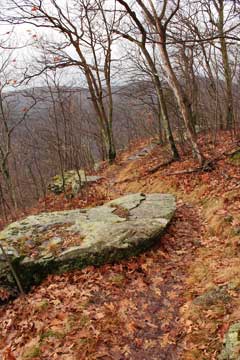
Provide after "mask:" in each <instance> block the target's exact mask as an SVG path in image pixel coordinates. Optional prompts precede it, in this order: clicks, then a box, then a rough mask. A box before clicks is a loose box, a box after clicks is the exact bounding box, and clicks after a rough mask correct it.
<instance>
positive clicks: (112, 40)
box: [0, 0, 240, 216]
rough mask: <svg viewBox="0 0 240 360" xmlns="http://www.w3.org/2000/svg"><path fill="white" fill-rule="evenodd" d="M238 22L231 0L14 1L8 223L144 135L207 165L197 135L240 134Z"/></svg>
mask: <svg viewBox="0 0 240 360" xmlns="http://www.w3.org/2000/svg"><path fill="white" fill-rule="evenodd" d="M239 18H240V3H239V1H231V0H229V1H227V0H225V1H224V0H212V1H205V0H196V1H186V0H162V1H155V0H135V1H129V0H115V1H114V0H113V1H110V0H69V1H65V0H30V1H28V0H7V1H5V2H4V4H3V6H2V8H1V13H0V21H1V25H2V31H1V39H0V45H1V49H0V179H1V181H0V211H1V214H2V216H7V215H8V214H9V213H11V212H14V211H15V210H16V209H18V208H23V207H24V206H26V205H29V204H31V203H32V202H33V201H34V200H36V199H38V198H39V197H44V196H46V189H47V183H48V181H49V179H50V177H51V176H52V175H55V174H56V173H60V174H62V175H63V174H64V171H66V170H70V169H79V168H81V167H85V168H88V169H92V168H93V165H94V163H95V162H97V161H99V160H108V161H109V162H110V163H112V162H114V160H115V158H116V154H117V151H118V150H119V149H121V148H123V147H124V146H126V145H128V144H129V143H130V142H131V141H133V140H134V139H137V138H139V137H155V138H156V141H158V142H159V144H162V145H164V146H166V147H167V148H168V151H169V159H170V161H178V160H179V159H180V157H181V156H180V154H181V153H183V152H187V151H189V152H192V154H193V156H194V157H195V158H196V159H197V161H198V162H199V164H200V166H204V163H205V161H206V160H205V158H204V155H203V154H202V150H201V147H200V145H199V142H198V134H199V133H201V132H206V133H208V134H209V136H210V137H212V140H213V142H216V141H217V134H218V131H219V130H227V131H230V132H231V133H232V136H238V132H239V122H240V120H239V113H238V108H239V77H240V72H239V55H240V52H239V50H240V49H239V44H240V37H239ZM16 36H17V40H16ZM14 39H15V40H14ZM26 188H27V189H28V193H27V195H25V192H24V189H26Z"/></svg>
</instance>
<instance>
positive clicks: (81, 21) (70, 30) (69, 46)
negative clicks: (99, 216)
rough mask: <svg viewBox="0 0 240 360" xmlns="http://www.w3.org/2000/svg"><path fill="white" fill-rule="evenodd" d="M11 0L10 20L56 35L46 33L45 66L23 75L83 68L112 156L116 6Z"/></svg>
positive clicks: (80, 0) (99, 1) (95, 1)
mask: <svg viewBox="0 0 240 360" xmlns="http://www.w3.org/2000/svg"><path fill="white" fill-rule="evenodd" d="M9 2H10V4H11V6H12V13H11V15H10V16H9V17H8V22H10V23H12V24H22V23H28V24H29V23H30V24H32V25H34V26H36V27H38V28H42V29H45V30H46V29H51V30H52V32H53V33H56V39H55V40H53V41H50V39H49V38H47V39H46V41H45V42H44V41H43V40H42V42H41V47H44V50H45V52H47V53H48V54H49V55H48V63H47V64H46V66H44V68H43V69H42V70H41V71H40V72H39V73H38V74H36V73H34V74H31V73H29V72H28V73H26V74H25V78H26V79H31V78H32V77H33V76H36V75H40V74H41V73H43V72H44V71H45V70H46V69H54V68H67V67H75V68H76V70H77V69H80V70H81V72H82V74H83V75H84V77H85V79H86V82H87V85H88V89H89V92H90V96H91V100H92V103H93V106H94V109H95V112H96V115H97V120H98V124H99V126H100V128H101V131H102V136H103V139H104V143H105V153H106V157H108V159H109V160H110V162H111V161H113V160H114V159H115V156H116V150H115V143H114V136H113V130H112V120H113V98H112V78H113V73H112V62H113V60H114V59H113V56H112V46H113V42H114V40H115V37H114V33H113V28H115V27H117V23H118V19H117V12H116V11H115V9H114V7H111V8H110V9H109V8H108V4H107V2H106V1H105V0H90V1H88V0H77V1H73V0H72V1H68V3H67V4H66V5H64V6H60V5H59V4H58V1H56V0H52V1H51V4H50V6H48V5H49V4H48V2H47V1H45V0H43V1H42V0H32V1H28V0H21V1H15V0H9ZM13 12H14V14H17V15H13ZM44 60H45V59H44ZM76 73H77V71H76Z"/></svg>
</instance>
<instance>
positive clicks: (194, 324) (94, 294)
mask: <svg viewBox="0 0 240 360" xmlns="http://www.w3.org/2000/svg"><path fill="white" fill-rule="evenodd" d="M200 143H201V144H202V148H203V149H204V153H205V155H206V157H208V158H209V159H210V158H211V159H215V161H214V162H213V163H212V167H213V170H212V171H211V172H200V171H196V168H197V164H196V163H195V162H194V161H193V160H192V159H191V158H189V157H188V156H184V157H183V160H182V161H181V162H177V163H172V164H169V165H166V166H159V165H161V164H162V163H165V162H166V160H168V158H167V152H166V151H165V149H163V148H162V147H160V146H155V147H154V148H153V149H152V150H151V151H150V150H149V151H145V156H141V155H139V152H141V150H142V149H143V148H146V149H149V148H148V145H149V144H148V141H140V142H139V143H136V144H133V145H132V147H131V148H130V149H129V150H128V151H125V152H122V153H121V154H120V155H119V157H118V159H117V162H116V164H114V165H112V166H111V167H109V166H108V165H107V164H102V168H101V171H100V172H101V175H102V176H103V177H104V180H103V181H101V182H100V183H99V184H96V185H93V186H92V187H90V188H89V189H88V190H85V191H84V192H83V193H82V194H81V197H79V198H77V199H72V200H65V199H63V198H62V197H61V196H60V197H58V198H53V197H51V196H49V197H48V198H47V199H46V201H45V202H43V201H42V202H40V203H39V205H38V207H36V208H35V209H31V210H30V212H31V213H33V212H34V213H38V212H40V211H42V210H46V209H47V210H49V211H51V210H58V209H59V210H60V209H62V208H64V209H66V208H77V207H83V206H89V205H91V204H94V205H95V204H101V203H103V202H105V201H107V200H109V199H111V198H116V197H118V196H119V195H122V194H126V193H129V192H145V193H152V192H171V193H174V194H176V196H177V199H178V206H177V212H176V216H175V219H174V221H173V222H172V224H171V225H170V227H169V228H168V231H167V233H166V234H165V236H164V237H163V238H162V239H161V242H160V243H159V244H158V245H157V246H156V247H155V248H154V249H152V250H151V251H149V252H147V253H145V254H143V255H141V256H139V257H138V258H134V259H131V260H129V261H124V262H121V263H119V264H115V265H106V266H103V267H101V268H98V269H96V268H93V267H89V268H87V269H84V270H82V271H75V272H72V273H67V274H64V275H61V276H49V277H48V279H46V280H45V281H44V282H43V283H42V285H41V286H39V287H37V288H35V289H33V291H32V292H31V293H29V294H28V295H26V296H25V298H19V299H17V300H15V301H14V302H13V303H10V304H8V305H5V306H3V307H1V308H0V318H1V322H0V324H1V325H0V353H1V352H2V354H3V359H5V360H13V359H68V360H71V359H80V360H81V359H89V360H90V359H91V360H92V359H106V360H108V359H114V360H116V359H119V360H120V359H134V360H135V359H139V360H140V359H141V360H143V359H169V360H170V359H184V360H192V359H193V360H194V359H217V356H218V354H219V352H220V351H221V348H222V342H223V337H224V334H225V333H226V331H227V330H228V328H229V326H230V325H231V324H232V323H235V322H237V321H239V320H240V302H239V290H240V280H239V279H240V276H239V275H240V260H239V259H240V258H239V251H240V250H239V228H240V215H239V214H240V212H239V210H240V190H239V189H240V167H239V163H238V159H237V157H236V158H234V157H233V158H231V154H232V153H233V151H234V150H236V149H237V144H236V142H233V141H232V139H231V138H230V136H229V135H228V134H224V133H223V134H221V135H220V136H219V144H218V145H217V147H214V146H213V145H212V144H211V142H210V141H208V139H206V138H205V137H202V139H200Z"/></svg>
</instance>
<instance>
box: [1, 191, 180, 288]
mask: <svg viewBox="0 0 240 360" xmlns="http://www.w3.org/2000/svg"><path fill="white" fill-rule="evenodd" d="M175 209H176V203H175V197H174V196H173V195H171V194H142V193H136V194H129V195H126V196H123V197H120V198H118V199H115V200H112V201H110V202H108V203H106V204H104V205H103V206H98V207H95V208H90V209H78V210H68V211H59V212H51V213H41V214H39V215H33V216H28V217H27V218H25V219H24V220H21V221H18V222H14V223H12V224H10V225H9V226H7V227H6V228H5V229H4V230H3V231H2V232H0V242H1V244H2V246H3V247H4V249H5V252H6V253H7V255H8V259H9V260H11V261H12V264H13V266H14V268H15V270H16V272H17V273H18V275H19V277H20V279H21V281H22V284H23V286H24V287H25V289H26V290H28V289H30V287H31V286H32V285H33V284H38V283H39V282H40V281H41V280H42V279H43V278H44V277H45V276H47V275H48V274H51V273H61V272H63V271H68V270H72V269H76V268H83V267H85V266H88V265H101V264H104V263H107V262H113V261H118V260H121V259H123V258H127V257H129V256H133V255H137V254H138V253H140V252H141V251H144V250H145V249H147V248H149V247H151V246H152V245H153V244H154V243H155V242H156V241H158V240H159V238H160V236H161V235H162V233H163V232H164V230H165V228H166V227H167V225H168V224H169V222H170V220H171V219H172V217H173V215H174V212H175ZM0 283H1V284H3V285H4V286H6V287H7V288H8V289H9V288H10V289H11V288H13V289H14V288H15V287H16V285H15V282H14V279H13V277H12V274H11V272H10V270H9V267H8V263H7V261H6V259H5V257H4V254H2V253H1V251H0Z"/></svg>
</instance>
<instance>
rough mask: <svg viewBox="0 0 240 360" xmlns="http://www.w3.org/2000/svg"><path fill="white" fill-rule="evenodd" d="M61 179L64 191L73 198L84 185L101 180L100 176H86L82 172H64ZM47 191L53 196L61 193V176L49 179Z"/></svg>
mask: <svg viewBox="0 0 240 360" xmlns="http://www.w3.org/2000/svg"><path fill="white" fill-rule="evenodd" d="M63 177H64V185H65V190H66V191H67V192H68V193H70V194H71V195H73V196H75V195H77V194H78V193H79V191H80V189H81V188H82V187H83V186H85V185H86V184H90V183H93V182H96V181H98V180H100V179H101V177H100V176H91V175H86V174H85V171H84V170H78V171H76V170H69V171H65V172H64V176H63ZM48 190H49V191H51V192H52V193H54V194H55V195H59V194H62V193H63V191H64V188H63V178H62V176H61V175H56V176H54V177H53V178H52V179H51V181H50V183H49V185H48Z"/></svg>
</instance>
